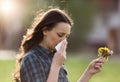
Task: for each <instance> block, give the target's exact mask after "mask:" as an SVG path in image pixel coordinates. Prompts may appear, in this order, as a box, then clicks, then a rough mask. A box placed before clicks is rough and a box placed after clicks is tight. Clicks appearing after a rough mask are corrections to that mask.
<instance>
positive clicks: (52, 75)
mask: <svg viewBox="0 0 120 82" xmlns="http://www.w3.org/2000/svg"><path fill="white" fill-rule="evenodd" d="M59 70H60V67H59V66H56V65H54V64H52V65H51V68H50V72H49V75H48V78H47V82H58V75H59Z"/></svg>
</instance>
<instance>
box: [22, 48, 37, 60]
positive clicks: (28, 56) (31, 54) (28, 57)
mask: <svg viewBox="0 0 120 82" xmlns="http://www.w3.org/2000/svg"><path fill="white" fill-rule="evenodd" d="M37 59H38V57H37V55H36V53H35V51H34V50H31V51H29V52H27V53H26V54H24V56H23V58H22V61H29V60H30V61H32V60H37Z"/></svg>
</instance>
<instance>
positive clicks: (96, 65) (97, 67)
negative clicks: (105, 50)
mask: <svg viewBox="0 0 120 82" xmlns="http://www.w3.org/2000/svg"><path fill="white" fill-rule="evenodd" d="M104 62H105V58H103V57H100V58H98V59H94V60H93V61H92V62H91V63H90V64H89V65H88V67H87V69H86V70H85V72H84V73H83V74H82V76H81V77H80V79H79V80H78V82H89V80H90V78H91V77H92V76H93V75H94V74H96V73H98V72H100V71H101V70H102V65H103V63H104Z"/></svg>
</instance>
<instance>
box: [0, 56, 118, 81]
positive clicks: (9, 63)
mask: <svg viewBox="0 0 120 82" xmlns="http://www.w3.org/2000/svg"><path fill="white" fill-rule="evenodd" d="M67 55H70V54H67ZM71 55H75V54H71ZM84 55H85V54H83V55H81V56H68V59H67V61H66V62H65V65H66V69H67V71H68V74H69V79H70V82H77V80H78V79H79V77H80V76H81V74H82V73H83V72H84V70H85V69H86V67H87V65H88V64H89V62H90V61H91V60H92V59H95V58H96V57H95V56H94V57H93V56H92V57H91V56H84ZM14 69H15V60H0V81H1V82H12V79H13V78H12V73H13V72H14ZM119 69H120V61H119V59H118V58H117V59H116V58H114V57H112V58H110V59H109V61H108V62H105V63H104V65H103V69H102V71H101V72H100V73H98V74H96V75H94V76H93V77H92V79H91V80H90V82H120V78H119V77H120V76H119V75H120V71H119Z"/></svg>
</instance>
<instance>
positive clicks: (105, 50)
mask: <svg viewBox="0 0 120 82" xmlns="http://www.w3.org/2000/svg"><path fill="white" fill-rule="evenodd" d="M109 52H110V49H109V48H107V47H100V48H99V49H98V56H99V57H105V59H106V61H108V53H109Z"/></svg>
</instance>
